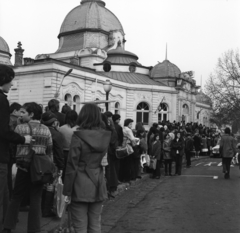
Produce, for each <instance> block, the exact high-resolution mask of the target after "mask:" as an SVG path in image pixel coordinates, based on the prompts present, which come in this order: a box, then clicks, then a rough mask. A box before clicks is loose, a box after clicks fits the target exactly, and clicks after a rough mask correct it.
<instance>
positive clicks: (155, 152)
mask: <svg viewBox="0 0 240 233" xmlns="http://www.w3.org/2000/svg"><path fill="white" fill-rule="evenodd" d="M161 149H162V146H161V142H160V141H156V142H153V143H152V150H151V156H154V157H155V158H156V159H157V160H160V159H161Z"/></svg>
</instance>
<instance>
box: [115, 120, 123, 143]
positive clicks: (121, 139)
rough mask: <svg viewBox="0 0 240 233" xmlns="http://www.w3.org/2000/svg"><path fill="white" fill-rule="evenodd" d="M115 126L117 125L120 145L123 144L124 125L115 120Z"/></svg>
mask: <svg viewBox="0 0 240 233" xmlns="http://www.w3.org/2000/svg"><path fill="white" fill-rule="evenodd" d="M114 127H115V130H116V132H117V136H118V146H122V143H123V129H122V126H121V125H119V124H118V123H116V122H115V123H114Z"/></svg>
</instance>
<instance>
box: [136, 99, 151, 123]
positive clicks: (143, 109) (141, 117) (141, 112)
mask: <svg viewBox="0 0 240 233" xmlns="http://www.w3.org/2000/svg"><path fill="white" fill-rule="evenodd" d="M138 122H142V123H143V124H144V125H148V124H149V105H148V104H147V103H145V102H141V103H139V104H138V106H137V121H136V123H138Z"/></svg>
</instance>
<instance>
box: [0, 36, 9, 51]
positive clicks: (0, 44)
mask: <svg viewBox="0 0 240 233" xmlns="http://www.w3.org/2000/svg"><path fill="white" fill-rule="evenodd" d="M0 50H1V51H2V52H5V53H9V54H10V50H9V47H8V44H7V42H6V41H5V40H4V39H3V38H2V37H1V36H0Z"/></svg>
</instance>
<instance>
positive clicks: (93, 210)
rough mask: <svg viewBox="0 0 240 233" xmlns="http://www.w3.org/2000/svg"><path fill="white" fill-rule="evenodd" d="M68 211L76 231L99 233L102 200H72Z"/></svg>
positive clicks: (80, 232)
mask: <svg viewBox="0 0 240 233" xmlns="http://www.w3.org/2000/svg"><path fill="white" fill-rule="evenodd" d="M70 211H71V217H72V223H73V228H74V230H75V232H76V233H101V213H102V202H91V203H90V202H89V203H88V202H72V203H71V204H70Z"/></svg>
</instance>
